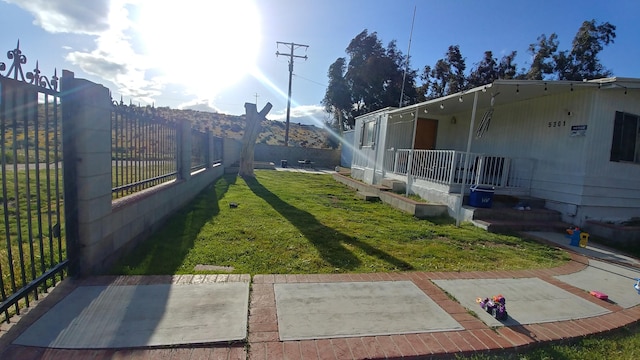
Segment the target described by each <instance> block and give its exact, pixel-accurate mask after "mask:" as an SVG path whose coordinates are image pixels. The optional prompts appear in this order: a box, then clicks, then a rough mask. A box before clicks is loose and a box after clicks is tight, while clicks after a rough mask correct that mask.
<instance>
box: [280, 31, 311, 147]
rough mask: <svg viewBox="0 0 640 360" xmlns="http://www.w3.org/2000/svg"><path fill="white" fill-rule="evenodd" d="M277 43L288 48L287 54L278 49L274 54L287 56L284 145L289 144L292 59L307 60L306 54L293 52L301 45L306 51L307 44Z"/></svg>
mask: <svg viewBox="0 0 640 360" xmlns="http://www.w3.org/2000/svg"><path fill="white" fill-rule="evenodd" d="M279 45H284V46H287V47H288V48H289V50H290V53H289V54H284V53H281V52H280V51H276V56H280V55H284V56H288V57H289V95H288V97H287V121H286V125H285V133H284V146H289V115H290V113H291V78H292V76H293V59H294V58H301V59H305V60H307V55H305V56H301V55H296V54H294V51H295V50H296V49H298V48H301V47H303V48H304V49H305V51H306V50H307V48H308V47H309V45H302V44H296V43H292V42H291V43H285V42H281V41H276V47H277V46H279Z"/></svg>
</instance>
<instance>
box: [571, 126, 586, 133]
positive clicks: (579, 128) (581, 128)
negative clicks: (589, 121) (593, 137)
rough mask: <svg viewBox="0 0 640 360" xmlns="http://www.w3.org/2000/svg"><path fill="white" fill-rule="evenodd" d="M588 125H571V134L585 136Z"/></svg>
mask: <svg viewBox="0 0 640 360" xmlns="http://www.w3.org/2000/svg"><path fill="white" fill-rule="evenodd" d="M586 134H587V125H571V136H585V135H586Z"/></svg>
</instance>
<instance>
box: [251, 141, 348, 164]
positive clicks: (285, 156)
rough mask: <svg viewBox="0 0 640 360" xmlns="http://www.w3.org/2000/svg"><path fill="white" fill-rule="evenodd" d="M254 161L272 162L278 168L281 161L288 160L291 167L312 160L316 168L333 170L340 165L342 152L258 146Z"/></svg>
mask: <svg viewBox="0 0 640 360" xmlns="http://www.w3.org/2000/svg"><path fill="white" fill-rule="evenodd" d="M254 160H255V161H266V162H272V163H274V164H276V166H279V165H280V160H287V161H288V163H289V165H291V166H295V164H297V161H298V160H311V161H312V162H313V163H314V166H315V167H321V168H328V169H333V168H335V167H336V166H338V165H340V150H334V149H314V148H302V147H291V146H288V147H285V146H274V145H266V144H256V148H255V155H254Z"/></svg>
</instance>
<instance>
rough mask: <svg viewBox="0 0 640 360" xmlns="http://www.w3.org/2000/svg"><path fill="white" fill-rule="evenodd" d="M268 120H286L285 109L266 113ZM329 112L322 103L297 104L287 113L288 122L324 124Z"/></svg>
mask: <svg viewBox="0 0 640 360" xmlns="http://www.w3.org/2000/svg"><path fill="white" fill-rule="evenodd" d="M267 118H268V119H269V120H276V121H286V120H287V110H286V109H284V110H280V111H276V112H274V113H273V114H272V115H268V116H267ZM328 118H329V114H328V113H327V112H326V111H325V110H324V107H323V106H322V105H299V106H295V107H292V108H291V111H290V114H289V122H290V123H300V124H307V125H315V126H324V123H325V122H326V121H327V120H328Z"/></svg>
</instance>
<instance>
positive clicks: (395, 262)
mask: <svg viewBox="0 0 640 360" xmlns="http://www.w3.org/2000/svg"><path fill="white" fill-rule="evenodd" d="M244 180H245V182H246V183H247V186H249V188H250V189H251V191H252V192H253V193H254V194H256V195H257V196H258V197H260V198H262V199H263V200H265V201H266V202H267V203H268V204H269V205H271V206H272V207H273V209H274V210H276V211H277V212H278V213H279V214H280V215H282V216H283V217H284V218H286V219H287V220H288V221H289V222H290V223H291V224H292V225H293V226H295V227H296V228H297V229H298V230H299V231H300V232H301V233H302V234H303V235H304V237H305V238H307V239H309V241H311V243H312V244H313V246H315V247H316V249H318V251H319V252H320V256H321V257H322V258H323V259H324V260H325V261H327V262H328V263H329V264H331V265H332V266H335V267H340V268H343V269H347V270H353V269H355V268H357V267H358V266H359V265H360V264H361V263H362V262H361V261H360V259H358V257H357V256H356V255H355V254H354V253H353V252H352V251H350V250H349V249H348V248H346V247H345V246H344V244H350V245H353V246H357V247H359V248H360V249H362V250H363V251H364V252H365V253H367V254H368V255H370V256H372V257H377V258H378V259H380V260H383V261H385V262H387V263H389V264H390V265H392V266H394V267H395V268H396V269H398V270H412V269H413V266H411V264H409V263H407V262H405V261H403V260H401V259H398V258H396V257H394V256H392V255H391V254H388V253H387V252H385V251H383V250H380V249H378V248H375V247H373V246H371V245H369V244H367V243H365V242H362V241H360V240H358V239H356V238H354V237H352V236H349V235H347V234H344V233H342V232H340V231H337V230H335V229H333V228H330V227H328V226H326V225H324V224H322V223H321V222H319V221H318V220H317V219H316V218H315V217H314V216H313V215H312V214H310V213H308V212H306V211H304V210H301V209H299V208H297V207H295V206H293V205H291V204H289V203H287V202H285V201H283V200H282V199H280V197H278V196H277V195H276V194H274V193H272V192H271V191H269V189H267V188H265V187H264V186H263V185H262V184H260V182H259V181H258V180H257V179H255V178H246V179H244Z"/></svg>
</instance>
